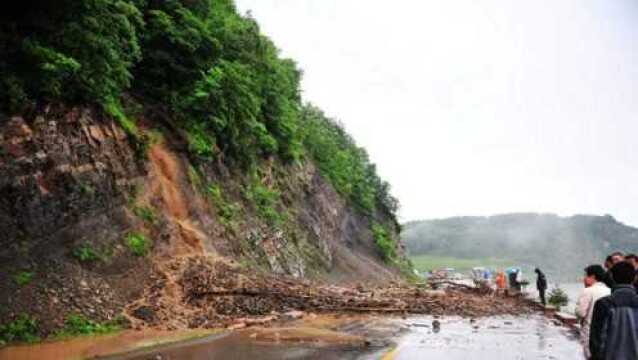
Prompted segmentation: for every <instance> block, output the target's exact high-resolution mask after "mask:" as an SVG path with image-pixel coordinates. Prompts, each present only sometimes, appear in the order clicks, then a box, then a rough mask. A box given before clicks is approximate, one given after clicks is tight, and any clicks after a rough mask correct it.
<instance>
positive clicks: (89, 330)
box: [56, 314, 122, 338]
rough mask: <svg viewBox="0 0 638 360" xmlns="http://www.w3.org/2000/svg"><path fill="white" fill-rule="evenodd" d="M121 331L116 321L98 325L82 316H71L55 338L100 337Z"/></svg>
mask: <svg viewBox="0 0 638 360" xmlns="http://www.w3.org/2000/svg"><path fill="white" fill-rule="evenodd" d="M121 329H122V326H121V325H120V324H119V323H118V321H107V322H103V323H99V322H96V321H93V320H91V319H88V318H86V317H85V316H83V315H79V314H71V315H69V316H68V317H67V318H66V320H65V322H64V328H63V329H62V330H60V331H59V332H57V333H56V337H58V338H65V337H71V336H80V335H102V334H109V333H112V332H116V331H119V330H121Z"/></svg>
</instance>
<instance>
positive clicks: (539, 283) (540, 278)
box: [534, 268, 547, 306]
mask: <svg viewBox="0 0 638 360" xmlns="http://www.w3.org/2000/svg"><path fill="white" fill-rule="evenodd" d="M534 272H536V289H537V290H538V296H539V297H540V298H541V303H542V304H543V306H545V305H547V303H546V302H545V291H546V290H547V278H546V277H545V274H543V272H542V271H541V269H539V268H536V269H534Z"/></svg>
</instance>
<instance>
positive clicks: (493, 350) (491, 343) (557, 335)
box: [362, 315, 582, 360]
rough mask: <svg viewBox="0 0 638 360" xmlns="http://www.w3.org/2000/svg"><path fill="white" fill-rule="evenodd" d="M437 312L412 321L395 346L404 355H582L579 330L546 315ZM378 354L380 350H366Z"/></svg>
mask: <svg viewBox="0 0 638 360" xmlns="http://www.w3.org/2000/svg"><path fill="white" fill-rule="evenodd" d="M434 320H435V319H434V318H433V317H416V318H411V319H409V320H407V321H406V324H407V325H408V326H409V328H410V331H409V332H407V333H406V335H404V336H403V337H401V338H400V339H399V340H398V341H397V343H398V346H397V347H396V349H395V351H394V352H393V355H394V356H393V357H391V358H392V359H394V360H403V359H449V360H457V359H458V360H461V359H462V360H467V359H468V358H471V359H490V360H492V359H507V360H512V359H520V360H523V359H524V360H527V359H560V360H569V359H579V360H580V359H582V353H581V347H580V344H579V342H578V339H577V337H576V334H575V333H573V332H572V331H571V330H569V329H567V328H565V327H562V326H557V325H555V324H554V323H553V322H552V321H551V320H549V319H547V318H545V317H543V316H540V315H532V316H529V317H491V318H484V319H476V320H475V321H472V322H471V321H470V320H469V319H461V318H443V319H439V320H438V321H439V322H440V328H439V329H438V331H437V330H436V329H435V328H436V326H433V325H432V323H433V321H434ZM362 358H363V359H378V358H380V357H379V354H375V355H373V356H362Z"/></svg>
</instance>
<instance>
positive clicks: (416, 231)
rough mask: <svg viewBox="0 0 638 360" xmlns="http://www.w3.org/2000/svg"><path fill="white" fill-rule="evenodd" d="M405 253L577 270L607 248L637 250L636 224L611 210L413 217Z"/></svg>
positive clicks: (564, 271)
mask: <svg viewBox="0 0 638 360" xmlns="http://www.w3.org/2000/svg"><path fill="white" fill-rule="evenodd" d="M402 238H403V241H404V243H405V245H406V248H407V250H408V252H409V254H410V255H420V254H426V255H431V256H451V257H456V258H462V259H476V258H496V259H507V260H511V261H514V262H520V263H521V264H523V265H529V266H530V267H533V266H541V267H543V268H544V269H546V270H549V271H550V272H553V275H561V276H563V277H572V278H575V277H576V276H580V274H581V273H582V269H583V268H584V267H585V266H587V265H590V264H594V263H601V262H602V261H603V260H604V258H605V256H606V255H608V254H610V253H611V252H613V251H616V250H621V251H625V252H633V253H636V252H638V229H636V228H634V227H631V226H627V225H624V224H622V223H620V222H618V221H616V219H614V218H613V217H612V216H609V215H607V216H590V215H576V216H572V217H559V216H557V215H553V214H534V213H529V214H526V213H523V214H504V215H496V216H490V217H471V216H468V217H454V218H448V219H438V220H424V221H413V222H409V223H407V224H405V225H404V231H403V233H402Z"/></svg>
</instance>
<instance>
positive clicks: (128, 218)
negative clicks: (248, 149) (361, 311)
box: [0, 107, 400, 335]
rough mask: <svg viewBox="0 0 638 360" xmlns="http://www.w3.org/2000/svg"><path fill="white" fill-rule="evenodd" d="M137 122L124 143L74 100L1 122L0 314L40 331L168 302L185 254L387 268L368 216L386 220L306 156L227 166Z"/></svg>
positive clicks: (311, 274)
mask: <svg viewBox="0 0 638 360" xmlns="http://www.w3.org/2000/svg"><path fill="white" fill-rule="evenodd" d="M142 120H143V119H142ZM153 123H155V124H157V123H158V122H157V121H154V122H153ZM140 124H141V125H142V126H143V124H144V121H141V122H140ZM146 130H147V131H148V132H149V133H152V134H154V135H153V136H152V138H153V141H151V142H150V144H149V146H148V147H147V148H144V149H142V150H140V149H137V150H136V149H135V148H134V147H133V146H131V142H130V141H129V140H128V139H127V135H126V134H125V133H124V131H123V130H122V129H121V128H120V126H119V125H118V124H117V122H115V121H113V120H112V119H110V118H106V117H103V116H101V115H98V114H97V113H96V112H93V111H92V110H91V109H87V108H75V109H65V108H56V107H49V108H47V109H45V110H43V111H40V112H39V113H38V114H36V115H34V116H30V117H13V118H4V119H0V323H5V322H8V321H10V320H11V319H14V318H15V317H16V316H17V314H20V313H26V314H29V315H30V316H33V317H35V318H37V319H38V321H39V324H40V329H41V331H42V333H43V334H44V335H46V334H47V332H49V331H51V330H52V329H55V328H58V327H60V326H62V325H63V322H64V319H65V318H66V317H67V316H68V314H70V313H79V314H83V315H85V316H87V317H89V318H92V319H96V320H106V319H112V318H114V317H116V316H118V315H119V314H122V313H124V314H125V315H126V316H128V317H129V318H130V319H132V320H133V321H137V320H135V319H136V318H142V319H143V318H144V316H143V315H144V314H143V311H141V313H142V314H140V311H139V309H140V306H141V305H142V304H148V302H149V301H151V300H150V299H151V298H153V297H154V298H155V300H154V301H159V300H157V298H158V297H161V298H163V300H162V301H164V302H165V303H167V302H170V301H174V302H176V303H179V302H180V301H181V298H180V297H181V288H180V286H181V285H180V284H179V283H178V282H177V281H176V279H175V274H177V273H178V272H179V271H180V268H179V267H180V264H182V263H184V262H187V260H188V259H189V258H197V259H202V258H204V259H209V260H210V261H223V262H226V263H230V264H234V265H235V266H240V267H244V268H251V269H255V271H267V272H273V273H280V274H285V275H290V276H294V277H299V278H315V279H323V280H329V281H361V280H365V281H383V280H388V279H392V278H395V277H396V276H397V272H396V270H393V269H391V268H389V267H387V266H385V265H384V263H383V261H382V258H381V254H380V253H379V252H378V249H377V248H376V246H375V242H374V238H373V234H372V232H371V230H370V228H371V223H370V221H371V220H369V219H370V218H374V219H375V220H376V221H377V222H380V223H383V224H386V225H387V226H388V227H389V228H392V227H393V226H394V223H393V222H392V221H390V220H389V219H385V218H384V217H383V216H382V215H381V214H373V215H372V216H368V217H366V216H362V215H361V214H360V213H359V212H358V211H357V210H355V209H353V208H352V207H350V206H349V205H348V203H347V202H346V201H344V200H343V199H342V197H340V196H339V195H338V194H337V193H336V192H335V191H334V189H333V188H332V186H330V184H328V183H327V182H326V181H325V180H324V179H323V178H322V176H321V175H320V174H319V173H318V171H317V169H316V168H315V167H314V166H313V164H312V163H311V162H310V161H305V162H303V163H298V164H293V165H285V164H282V163H280V162H279V161H278V160H276V159H270V160H268V161H263V163H261V164H260V165H259V167H258V169H253V170H251V171H245V170H239V168H238V167H234V168H228V167H226V166H225V165H223V164H220V163H218V162H203V161H201V162H200V161H196V160H193V159H191V158H189V157H188V155H187V152H186V151H184V149H185V145H184V143H183V141H182V140H181V138H180V137H179V136H177V135H175V134H174V133H172V132H170V131H166V130H165V129H164V130H163V129H159V128H157V129H153V130H152V131H151V129H146ZM395 230H396V229H395ZM399 251H400V249H399ZM158 279H159V280H161V281H160V282H161V283H162V284H163V285H162V286H161V288H162V291H161V292H159V293H158V292H157V291H156V290H157V284H158ZM136 311H137V313H136ZM135 314H137V316H136V315H135ZM168 316H170V314H169V315H168ZM175 326H179V324H177V325H175Z"/></svg>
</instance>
